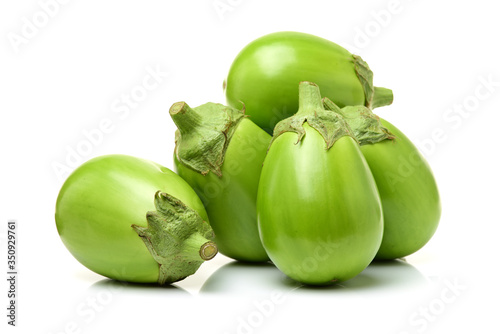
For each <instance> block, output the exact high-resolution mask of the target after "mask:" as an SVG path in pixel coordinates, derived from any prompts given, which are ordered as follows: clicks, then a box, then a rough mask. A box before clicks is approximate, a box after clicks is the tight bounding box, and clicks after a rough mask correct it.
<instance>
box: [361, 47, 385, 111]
mask: <svg viewBox="0 0 500 334" xmlns="http://www.w3.org/2000/svg"><path fill="white" fill-rule="evenodd" d="M352 58H353V63H354V70H355V71H356V75H357V76H358V79H359V82H360V83H361V86H363V91H364V93H365V106H366V107H368V108H370V109H375V108H378V107H383V106H387V105H390V104H391V103H392V101H393V100H394V96H393V94H392V90H390V89H388V88H383V87H374V86H373V72H372V70H371V69H370V67H369V66H368V64H367V63H366V62H365V61H364V60H363V59H362V58H361V57H360V56H356V55H352Z"/></svg>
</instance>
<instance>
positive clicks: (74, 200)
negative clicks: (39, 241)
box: [55, 155, 208, 283]
mask: <svg viewBox="0 0 500 334" xmlns="http://www.w3.org/2000/svg"><path fill="white" fill-rule="evenodd" d="M158 190H161V191H163V192H166V193H168V194H171V195H173V196H174V197H177V198H178V199H180V200H181V201H183V202H184V203H185V204H186V205H187V206H188V207H190V208H192V209H193V210H195V211H196V212H198V213H199V214H200V216H201V217H202V218H203V219H205V220H207V221H208V217H207V214H206V212H205V209H204V208H203V204H202V203H201V201H200V199H199V198H198V196H197V195H196V193H195V192H194V190H193V189H192V188H191V187H190V186H189V185H188V184H187V183H186V182H185V181H184V180H183V179H182V178H180V177H179V176H178V175H176V174H175V173H174V172H173V171H171V170H169V169H168V168H166V167H163V166H160V165H158V164H156V163H154V162H151V161H148V160H143V159H139V158H135V157H131V156H126V155H107V156H101V157H97V158H94V159H91V160H89V161H87V162H85V163H84V164H82V165H81V166H80V167H78V168H77V169H76V170H75V171H74V172H73V173H72V174H71V175H70V176H69V177H68V179H67V180H66V181H65V182H64V185H63V186H62V188H61V190H60V192H59V196H58V198H57V204H56V214H55V219H56V225H57V230H58V232H59V235H60V236H61V239H62V241H63V243H64V245H65V246H66V247H67V248H68V250H69V251H70V252H71V254H73V256H74V257H75V258H76V259H77V260H78V261H79V262H80V263H82V264H83V265H84V266H86V267H87V268H89V269H90V270H92V271H94V272H96V273H98V274H101V275H103V276H106V277H109V278H113V279H117V280H123V281H128V282H138V283H156V282H157V280H158V274H159V270H158V263H157V262H156V261H155V260H154V259H153V257H152V256H151V254H150V253H149V251H148V249H147V248H146V246H145V244H144V242H143V241H142V240H141V238H140V237H139V236H138V235H137V233H136V232H135V231H134V230H133V229H132V227H131V225H132V224H136V225H140V226H144V227H147V221H146V213H147V212H148V211H154V210H155V206H154V195H155V193H156V191H158Z"/></svg>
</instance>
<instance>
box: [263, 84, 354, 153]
mask: <svg viewBox="0 0 500 334" xmlns="http://www.w3.org/2000/svg"><path fill="white" fill-rule="evenodd" d="M305 122H307V124H309V126H310V127H312V128H314V129H315V130H316V131H318V132H319V133H320V134H321V136H322V137H323V139H324V140H325V143H326V149H327V150H328V149H329V148H330V147H332V146H333V144H334V143H335V142H336V141H337V140H338V139H340V138H341V137H343V136H350V137H352V138H354V139H356V138H355V137H354V134H353V133H352V131H351V129H350V128H349V125H348V124H347V122H346V121H345V120H344V119H343V118H342V116H340V115H339V114H336V113H335V112H332V111H330V110H325V108H324V107H323V102H322V100H321V93H320V91H319V87H318V86H317V85H316V84H315V83H313V82H308V81H302V82H301V83H300V84H299V110H298V111H297V113H296V114H295V115H293V116H291V117H288V118H285V119H284V120H282V121H280V122H279V123H278V124H276V127H275V128H274V133H273V139H272V141H271V144H272V142H273V141H274V140H276V138H278V137H279V136H280V135H281V134H283V133H285V132H295V133H297V134H298V139H297V142H296V144H298V143H299V142H300V141H301V140H302V138H303V137H304V135H305V133H306V132H305V130H304V126H303V125H304V123H305Z"/></svg>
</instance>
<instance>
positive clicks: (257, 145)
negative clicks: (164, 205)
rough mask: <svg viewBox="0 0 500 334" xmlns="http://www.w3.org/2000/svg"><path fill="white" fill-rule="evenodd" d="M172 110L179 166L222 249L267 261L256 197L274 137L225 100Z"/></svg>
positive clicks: (181, 105)
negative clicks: (201, 203)
mask: <svg viewBox="0 0 500 334" xmlns="http://www.w3.org/2000/svg"><path fill="white" fill-rule="evenodd" d="M170 114H171V116H172V119H173V120H174V122H175V123H176V125H177V127H178V132H177V136H176V147H175V154H174V166H175V170H176V172H177V173H178V174H179V175H180V176H181V177H182V178H183V179H184V180H186V181H187V182H188V183H189V184H190V185H191V186H192V187H193V189H194V190H195V191H196V193H197V194H198V195H199V197H200V198H201V200H202V202H203V204H204V205H205V208H206V210H207V213H208V216H209V218H210V224H211V226H212V228H213V229H214V231H215V242H216V243H217V246H218V249H219V251H220V252H221V253H222V254H224V255H226V256H228V257H231V258H233V259H236V260H240V261H250V262H262V261H268V260H269V258H268V256H267V254H266V251H265V250H264V248H263V247H262V243H261V241H260V238H259V233H258V229H257V214H256V200H257V187H258V183H259V178H260V172H261V170H262V163H263V162H264V157H265V155H266V151H267V148H268V146H269V143H270V141H271V136H270V135H268V134H267V133H266V132H265V131H263V130H262V129H260V128H259V127H258V126H257V125H255V124H254V123H253V122H252V121H250V120H249V119H248V118H246V117H245V114H244V112H243V111H240V110H237V109H234V108H231V107H226V106H224V105H221V104H215V103H207V104H204V105H201V106H199V107H196V108H190V107H189V106H188V105H187V104H186V103H184V102H179V103H176V104H174V105H173V106H172V107H171V109H170Z"/></svg>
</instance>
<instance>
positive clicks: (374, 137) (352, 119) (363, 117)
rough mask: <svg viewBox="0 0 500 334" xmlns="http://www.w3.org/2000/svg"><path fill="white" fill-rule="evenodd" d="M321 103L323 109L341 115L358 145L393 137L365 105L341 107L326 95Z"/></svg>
mask: <svg viewBox="0 0 500 334" xmlns="http://www.w3.org/2000/svg"><path fill="white" fill-rule="evenodd" d="M323 104H324V106H325V109H327V110H330V111H333V112H334V113H335V114H338V115H341V116H342V118H343V119H344V120H345V121H346V122H347V123H348V124H349V127H350V128H351V130H352V132H353V134H354V137H355V138H356V140H357V141H358V142H359V144H360V145H365V144H375V143H378V142H380V141H382V140H392V139H394V138H395V137H394V135H393V134H392V133H390V132H389V130H388V129H387V128H385V127H383V126H382V123H381V122H380V118H379V117H378V116H377V115H375V114H374V113H373V112H372V111H371V110H370V109H369V108H367V107H365V106H347V107H344V108H342V109H341V108H339V107H338V106H337V105H336V104H335V103H334V102H333V101H332V100H330V99H329V98H327V97H325V98H323Z"/></svg>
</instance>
